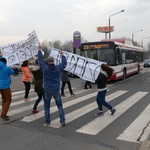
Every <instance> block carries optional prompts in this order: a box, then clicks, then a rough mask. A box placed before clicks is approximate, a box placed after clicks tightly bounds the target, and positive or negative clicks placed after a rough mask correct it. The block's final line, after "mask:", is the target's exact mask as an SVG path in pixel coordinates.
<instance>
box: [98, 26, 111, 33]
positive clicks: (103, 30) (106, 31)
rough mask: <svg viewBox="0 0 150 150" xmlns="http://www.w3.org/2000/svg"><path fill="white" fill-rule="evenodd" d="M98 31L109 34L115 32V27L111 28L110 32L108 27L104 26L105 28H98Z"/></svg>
mask: <svg viewBox="0 0 150 150" xmlns="http://www.w3.org/2000/svg"><path fill="white" fill-rule="evenodd" d="M97 31H98V32H101V33H109V31H110V32H113V31H114V26H110V30H109V27H108V26H104V27H97Z"/></svg>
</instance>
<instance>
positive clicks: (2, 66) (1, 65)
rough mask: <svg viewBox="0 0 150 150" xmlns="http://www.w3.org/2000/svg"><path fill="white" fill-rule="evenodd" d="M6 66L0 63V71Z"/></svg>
mask: <svg viewBox="0 0 150 150" xmlns="http://www.w3.org/2000/svg"><path fill="white" fill-rule="evenodd" d="M5 66H6V65H5V63H4V62H2V61H0V69H2V68H4V67H5Z"/></svg>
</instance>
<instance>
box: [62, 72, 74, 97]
mask: <svg viewBox="0 0 150 150" xmlns="http://www.w3.org/2000/svg"><path fill="white" fill-rule="evenodd" d="M61 81H62V85H61V96H64V97H65V95H64V88H65V85H66V83H67V84H68V88H69V92H70V95H71V96H73V95H75V94H74V93H73V91H72V88H71V82H70V80H69V76H68V71H66V70H64V71H63V72H62V73H61Z"/></svg>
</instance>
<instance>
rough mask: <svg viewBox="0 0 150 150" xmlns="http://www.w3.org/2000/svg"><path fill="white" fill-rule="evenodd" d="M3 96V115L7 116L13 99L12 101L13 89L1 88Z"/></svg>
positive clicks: (0, 91)
mask: <svg viewBox="0 0 150 150" xmlns="http://www.w3.org/2000/svg"><path fill="white" fill-rule="evenodd" d="M0 93H1V96H2V113H1V117H6V116H7V113H8V110H9V107H10V104H11V101H12V95H11V90H10V88H9V89H4V90H0Z"/></svg>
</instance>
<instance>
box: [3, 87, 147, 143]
mask: <svg viewBox="0 0 150 150" xmlns="http://www.w3.org/2000/svg"><path fill="white" fill-rule="evenodd" d="M85 91H86V92H87V90H84V89H83V90H79V91H77V92H76V94H81V93H84V92H85ZM31 92H33V93H34V91H33V90H31ZM67 92H68V91H67ZM23 93H24V91H20V92H14V93H12V97H13V102H12V104H11V107H10V110H9V115H10V117H11V116H14V115H16V114H19V113H24V112H29V113H28V115H24V116H23V117H22V118H21V119H20V121H21V122H24V123H31V122H34V121H38V120H39V119H41V118H44V110H42V109H41V111H39V113H37V114H31V111H32V107H33V103H34V102H35V100H36V98H37V96H36V94H35V93H34V94H33V95H32V97H31V98H30V101H29V102H24V101H23V100H19V99H20V97H21V95H22V94H23ZM126 93H128V91H127V90H118V91H114V92H112V93H108V94H107V96H106V101H107V102H111V101H114V100H115V99H116V98H119V97H121V96H123V95H124V94H126ZM96 94H97V91H94V92H90V90H89V92H88V94H86V95H84V96H81V97H78V98H76V97H75V98H73V97H71V98H72V99H71V100H69V101H64V102H63V107H64V109H67V108H70V107H72V106H74V105H77V104H80V103H83V102H86V101H88V100H89V99H91V98H94V97H95V96H96ZM147 94H148V92H140V91H137V92H135V93H133V94H132V95H130V96H129V97H126V99H125V100H123V101H122V102H120V103H119V104H117V105H116V106H115V108H116V110H117V111H116V113H115V115H113V116H112V115H110V112H109V111H106V112H105V113H104V116H103V117H96V118H94V119H92V120H91V121H89V122H88V123H86V124H84V125H83V126H81V127H80V128H78V129H76V130H75V131H74V132H76V133H80V134H85V135H92V136H94V135H97V134H100V132H101V131H102V130H103V129H105V128H106V127H107V126H108V125H110V124H111V123H112V122H114V121H115V120H116V119H117V118H118V117H120V116H121V115H122V114H124V113H126V111H128V109H129V108H131V107H132V106H133V105H134V104H136V103H137V102H139V101H141V100H142V99H144V97H145V96H146V95H147ZM69 96H70V95H69V94H68V95H66V98H68V97H69ZM63 99H65V98H62V100H63ZM53 101H54V100H52V102H53ZM43 105H44V104H43V101H42V102H41V103H39V106H38V107H41V108H43ZM0 110H1V106H0ZM94 110H95V111H96V110H97V104H96V102H95V101H89V102H88V103H86V104H85V103H84V105H81V107H79V108H77V109H74V110H71V111H70V112H68V113H65V118H66V123H67V124H69V123H71V122H75V121H76V120H77V119H80V117H83V116H84V117H86V115H88V113H91V112H92V111H94ZM50 111H51V114H53V113H55V112H57V111H58V109H57V107H56V105H53V106H52V107H51V110H50ZM149 112H150V104H149V105H148V106H147V107H146V108H145V109H144V110H143V112H142V113H141V114H140V115H139V116H138V117H137V118H135V120H134V121H133V122H131V124H130V125H129V126H128V127H127V128H126V129H125V130H124V131H122V133H120V135H119V136H118V137H117V140H123V141H129V142H135V141H137V138H140V140H141V141H144V140H145V138H146V137H147V136H148V135H149V132H144V131H143V129H144V130H145V131H148V130H149V128H150V127H149V120H150V116H149ZM43 120H44V119H43ZM0 121H1V120H0ZM49 127H50V128H55V129H58V128H61V124H60V123H59V118H58V117H56V118H55V119H53V120H52V121H51V124H50V126H49ZM66 128H67V127H66Z"/></svg>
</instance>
